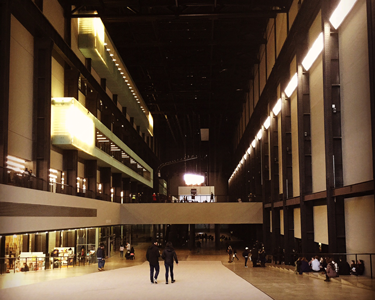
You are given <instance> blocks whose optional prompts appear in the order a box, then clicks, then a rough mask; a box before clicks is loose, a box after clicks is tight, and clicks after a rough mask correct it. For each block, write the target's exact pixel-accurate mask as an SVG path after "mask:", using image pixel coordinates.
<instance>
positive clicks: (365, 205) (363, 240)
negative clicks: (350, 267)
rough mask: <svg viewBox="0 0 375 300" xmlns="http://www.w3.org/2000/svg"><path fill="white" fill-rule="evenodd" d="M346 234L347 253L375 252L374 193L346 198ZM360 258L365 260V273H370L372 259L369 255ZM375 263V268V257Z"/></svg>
mask: <svg viewBox="0 0 375 300" xmlns="http://www.w3.org/2000/svg"><path fill="white" fill-rule="evenodd" d="M345 234H346V252H347V253H375V202H374V195H371V196H364V197H357V198H350V199H345ZM350 259H355V258H354V256H351V257H348V260H350ZM359 259H363V260H364V261H365V275H370V267H369V266H370V259H369V258H368V257H367V256H361V257H359ZM373 263H374V265H373V268H375V261H374V259H373Z"/></svg>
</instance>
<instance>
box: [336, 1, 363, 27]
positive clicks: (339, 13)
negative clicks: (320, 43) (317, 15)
mask: <svg viewBox="0 0 375 300" xmlns="http://www.w3.org/2000/svg"><path fill="white" fill-rule="evenodd" d="M356 2H357V0H341V1H340V3H339V4H338V5H337V7H336V9H335V10H334V12H333V13H332V15H331V17H330V18H329V21H330V22H331V24H332V26H333V27H334V28H335V29H337V28H339V26H340V25H341V23H342V21H344V19H345V17H346V16H347V15H348V14H349V12H350V11H351V9H352V8H353V6H354V4H355V3H356Z"/></svg>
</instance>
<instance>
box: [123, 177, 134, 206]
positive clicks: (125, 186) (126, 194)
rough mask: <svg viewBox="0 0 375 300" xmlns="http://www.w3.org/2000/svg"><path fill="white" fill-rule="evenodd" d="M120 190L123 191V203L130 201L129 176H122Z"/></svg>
mask: <svg viewBox="0 0 375 300" xmlns="http://www.w3.org/2000/svg"><path fill="white" fill-rule="evenodd" d="M122 190H123V192H124V195H123V201H124V203H130V202H132V201H131V199H130V197H129V196H130V178H122Z"/></svg>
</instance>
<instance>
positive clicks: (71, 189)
mask: <svg viewBox="0 0 375 300" xmlns="http://www.w3.org/2000/svg"><path fill="white" fill-rule="evenodd" d="M63 171H64V173H65V175H66V177H65V178H66V184H67V185H68V187H67V193H68V194H69V195H76V194H77V176H78V150H64V152H63Z"/></svg>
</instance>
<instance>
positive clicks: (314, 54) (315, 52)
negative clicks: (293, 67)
mask: <svg viewBox="0 0 375 300" xmlns="http://www.w3.org/2000/svg"><path fill="white" fill-rule="evenodd" d="M323 46H324V41H323V32H321V33H320V34H319V36H318V37H317V39H316V40H315V42H314V44H313V45H312V47H311V48H310V50H309V52H307V55H306V57H305V58H304V60H303V61H302V66H303V67H304V68H305V70H306V71H308V70H309V69H310V68H311V66H312V64H313V63H314V62H315V60H316V59H317V58H318V56H319V54H320V53H321V52H322V50H323Z"/></svg>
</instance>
